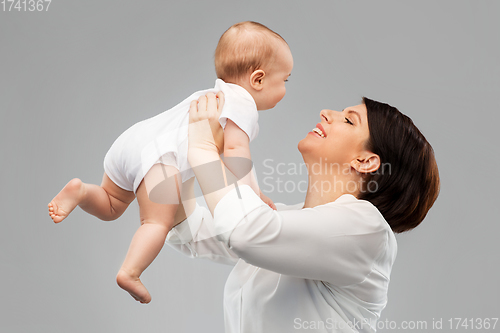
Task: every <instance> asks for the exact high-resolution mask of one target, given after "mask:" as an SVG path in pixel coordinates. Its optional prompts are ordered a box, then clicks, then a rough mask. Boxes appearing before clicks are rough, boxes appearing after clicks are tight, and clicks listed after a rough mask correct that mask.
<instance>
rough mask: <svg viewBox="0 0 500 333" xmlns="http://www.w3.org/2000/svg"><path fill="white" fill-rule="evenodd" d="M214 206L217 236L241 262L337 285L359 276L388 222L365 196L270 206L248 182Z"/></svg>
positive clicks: (382, 243)
mask: <svg viewBox="0 0 500 333" xmlns="http://www.w3.org/2000/svg"><path fill="white" fill-rule="evenodd" d="M239 190H240V193H241V198H242V199H239V198H238V194H237V192H236V191H235V190H232V191H231V192H229V193H227V194H226V195H225V196H224V197H223V198H222V199H221V201H220V202H219V203H218V204H217V206H216V208H215V212H214V228H215V233H216V235H217V237H218V239H219V240H221V241H222V242H223V243H224V244H225V245H226V246H227V248H228V249H230V250H231V251H233V252H234V253H235V254H236V255H238V256H239V257H240V258H241V259H243V260H245V261H246V262H247V263H249V264H251V265H254V266H258V267H261V268H264V269H268V270H271V271H274V272H277V273H281V274H286V275H291V276H295V277H300V278H305V279H313V280H321V281H326V282H329V283H331V284H333V285H337V286H347V285H352V284H357V283H360V282H362V281H363V280H364V279H365V278H366V277H367V276H368V274H369V273H370V272H371V270H372V267H373V265H374V263H375V261H376V260H377V257H378V256H379V255H380V254H382V253H383V251H384V250H385V248H386V244H387V237H388V228H387V224H386V222H385V220H384V219H383V217H382V215H381V214H380V212H379V211H378V210H377V209H376V208H375V207H374V206H373V205H372V204H371V203H369V202H367V201H364V200H358V199H356V198H355V197H354V196H349V195H347V196H342V197H340V198H339V199H337V200H336V201H335V202H332V203H328V204H326V205H321V206H317V207H314V208H305V209H302V210H288V211H274V210H272V209H271V208H269V207H268V206H267V205H266V204H264V203H263V202H262V201H261V200H260V198H259V197H258V196H257V195H256V194H255V193H254V191H252V189H251V188H250V187H249V186H246V185H244V186H240V187H239Z"/></svg>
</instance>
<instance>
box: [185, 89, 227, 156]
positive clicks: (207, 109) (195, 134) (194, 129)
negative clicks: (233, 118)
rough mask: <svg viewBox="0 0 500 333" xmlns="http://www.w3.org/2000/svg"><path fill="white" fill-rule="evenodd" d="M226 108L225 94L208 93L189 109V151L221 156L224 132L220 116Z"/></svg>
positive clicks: (194, 102)
mask: <svg viewBox="0 0 500 333" xmlns="http://www.w3.org/2000/svg"><path fill="white" fill-rule="evenodd" d="M223 106H224V93H223V92H222V91H220V92H218V93H217V95H216V94H214V93H208V94H206V95H204V96H201V97H200V98H199V99H198V100H197V101H192V102H191V106H190V108H189V150H190V151H195V150H197V149H201V150H208V151H216V152H217V153H218V154H221V152H222V148H223V147H224V132H223V130H222V127H221V125H220V123H219V116H220V114H221V112H222V107H223Z"/></svg>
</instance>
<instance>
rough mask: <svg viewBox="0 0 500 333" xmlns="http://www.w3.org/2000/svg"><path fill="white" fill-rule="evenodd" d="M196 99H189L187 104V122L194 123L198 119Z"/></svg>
mask: <svg viewBox="0 0 500 333" xmlns="http://www.w3.org/2000/svg"><path fill="white" fill-rule="evenodd" d="M198 118H199V117H198V101H196V100H195V101H191V104H190V105H189V122H190V123H194V122H197V121H198V120H199V119H198Z"/></svg>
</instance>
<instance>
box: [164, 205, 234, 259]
mask: <svg viewBox="0 0 500 333" xmlns="http://www.w3.org/2000/svg"><path fill="white" fill-rule="evenodd" d="M215 235H216V233H215V231H214V225H213V218H212V215H211V214H210V212H209V211H208V210H207V209H206V208H205V207H201V206H199V205H196V208H195V210H194V211H193V213H192V214H191V215H190V216H189V217H188V218H187V219H186V220H184V221H183V222H181V223H179V224H178V225H177V226H175V227H174V228H172V229H171V230H170V232H169V233H168V235H167V239H166V240H165V244H167V245H169V246H170V247H173V248H174V249H176V250H177V251H179V252H181V253H182V254H184V255H186V256H188V257H190V258H199V259H208V260H211V261H214V262H218V263H221V264H227V265H234V264H236V262H237V261H238V260H239V258H238V256H237V255H236V254H235V253H234V252H233V251H232V250H231V249H229V248H228V246H227V245H226V244H224V243H223V242H221V241H219V240H218V239H217V238H216V237H215Z"/></svg>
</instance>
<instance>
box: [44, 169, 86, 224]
mask: <svg viewBox="0 0 500 333" xmlns="http://www.w3.org/2000/svg"><path fill="white" fill-rule="evenodd" d="M83 191H84V188H83V183H82V181H81V180H80V179H78V178H74V179H72V180H70V182H69V183H68V184H66V186H64V188H63V189H62V190H61V192H59V194H57V195H56V196H55V198H54V199H52V201H51V202H50V203H49V215H50V217H51V218H52V220H53V221H54V222H55V223H59V222H61V221H62V220H64V219H65V218H66V217H67V216H68V215H69V214H70V213H71V212H72V211H73V209H75V207H76V206H77V205H78V203H79V202H80V200H81V198H82V196H83Z"/></svg>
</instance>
